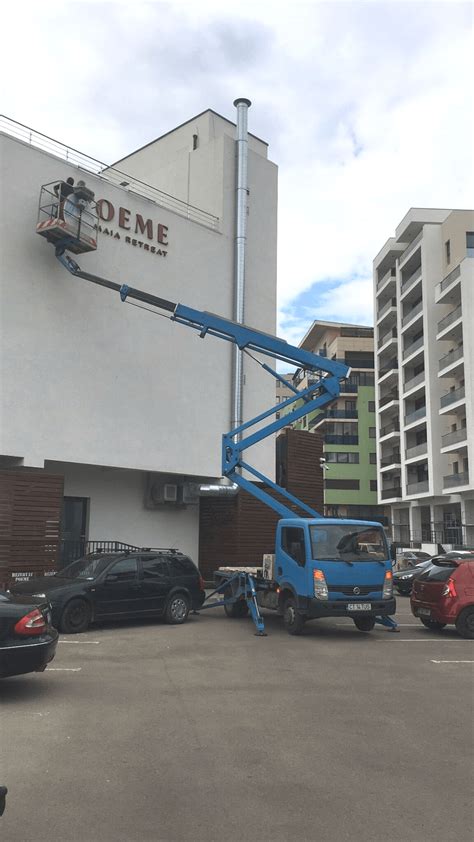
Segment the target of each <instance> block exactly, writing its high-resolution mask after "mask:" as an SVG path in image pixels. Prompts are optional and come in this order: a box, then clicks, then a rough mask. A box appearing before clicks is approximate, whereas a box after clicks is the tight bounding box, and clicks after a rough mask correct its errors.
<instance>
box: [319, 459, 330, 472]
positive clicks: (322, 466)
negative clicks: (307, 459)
mask: <svg viewBox="0 0 474 842" xmlns="http://www.w3.org/2000/svg"><path fill="white" fill-rule="evenodd" d="M319 464H320V465H321V469H322V470H323V471H329V465H327V464H326V459H325V458H324V456H320V457H319Z"/></svg>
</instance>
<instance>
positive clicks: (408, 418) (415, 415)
mask: <svg viewBox="0 0 474 842" xmlns="http://www.w3.org/2000/svg"><path fill="white" fill-rule="evenodd" d="M425 416H426V406H420V408H419V409H415V412H410V414H409V415H405V426H408V424H413V422H414V421H419V420H420V418H425Z"/></svg>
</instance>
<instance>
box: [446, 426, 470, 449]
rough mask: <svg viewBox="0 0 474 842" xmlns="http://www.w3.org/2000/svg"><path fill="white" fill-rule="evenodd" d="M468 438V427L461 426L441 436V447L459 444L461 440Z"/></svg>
mask: <svg viewBox="0 0 474 842" xmlns="http://www.w3.org/2000/svg"><path fill="white" fill-rule="evenodd" d="M466 438H467V429H466V427H461V428H460V429H459V430H453V432H452V433H446V435H444V436H441V447H449V445H451V444H457V443H458V442H460V441H465V440H466Z"/></svg>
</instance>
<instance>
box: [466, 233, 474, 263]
mask: <svg viewBox="0 0 474 842" xmlns="http://www.w3.org/2000/svg"><path fill="white" fill-rule="evenodd" d="M466 250H467V253H468V256H469V257H474V231H466Z"/></svg>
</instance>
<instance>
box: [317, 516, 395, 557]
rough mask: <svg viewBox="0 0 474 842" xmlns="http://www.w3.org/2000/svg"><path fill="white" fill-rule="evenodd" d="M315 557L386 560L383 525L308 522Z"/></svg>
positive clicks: (386, 549) (386, 552) (386, 550)
mask: <svg viewBox="0 0 474 842" xmlns="http://www.w3.org/2000/svg"><path fill="white" fill-rule="evenodd" d="M310 534H311V549H312V557H313V559H314V560H315V561H347V562H354V561H386V560H387V559H388V548H387V542H386V540H385V534H384V531H383V529H382V528H380V529H377V527H367V526H362V525H361V526H356V525H354V524H343V523H341V524H328V525H327V526H311V527H310Z"/></svg>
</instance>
